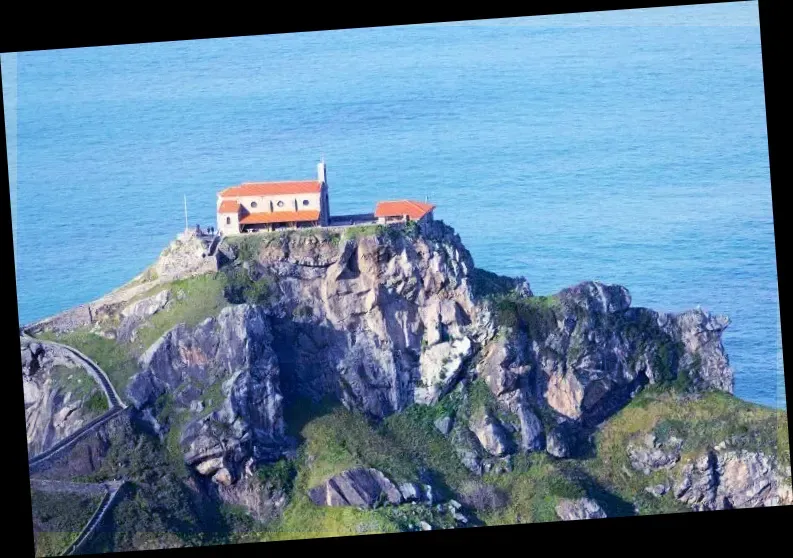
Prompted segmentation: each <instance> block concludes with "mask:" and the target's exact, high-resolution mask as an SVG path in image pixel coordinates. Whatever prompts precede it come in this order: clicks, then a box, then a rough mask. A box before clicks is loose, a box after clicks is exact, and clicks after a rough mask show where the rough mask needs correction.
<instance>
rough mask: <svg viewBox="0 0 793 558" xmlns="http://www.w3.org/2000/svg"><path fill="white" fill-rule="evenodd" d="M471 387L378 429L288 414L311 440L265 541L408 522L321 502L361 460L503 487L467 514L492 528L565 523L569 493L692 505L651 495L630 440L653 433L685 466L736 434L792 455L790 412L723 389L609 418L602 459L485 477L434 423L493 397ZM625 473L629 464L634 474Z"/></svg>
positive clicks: (453, 482)
mask: <svg viewBox="0 0 793 558" xmlns="http://www.w3.org/2000/svg"><path fill="white" fill-rule="evenodd" d="M472 387H473V389H471V392H470V393H471V395H470V396H469V397H468V399H467V401H461V400H459V399H458V400H457V401H455V396H458V397H459V395H458V394H456V393H454V394H452V395H451V396H447V397H446V398H444V400H442V401H441V402H440V403H439V404H437V405H434V406H431V407H425V406H419V405H414V406H412V407H410V408H409V409H407V410H405V411H404V412H402V413H400V414H398V415H393V416H391V417H389V418H388V419H386V420H385V421H384V422H383V423H382V424H380V425H373V424H370V423H369V422H368V421H367V420H366V419H364V418H363V417H362V416H360V415H358V414H355V413H352V412H350V411H347V410H346V409H343V408H341V407H338V406H337V407H332V406H326V407H325V408H324V409H323V410H322V411H321V412H319V413H318V414H317V415H315V416H312V417H306V416H303V417H300V416H291V417H287V420H288V421H291V424H292V425H296V427H297V429H298V431H299V435H300V436H301V438H302V440H303V445H302V451H301V455H300V457H299V459H298V460H297V471H298V472H297V481H296V483H295V492H294V495H293V498H292V501H291V502H290V504H289V505H288V507H287V510H286V513H285V515H284V517H283V519H282V520H280V521H279V522H277V523H276V524H274V525H271V526H269V527H267V528H266V529H265V531H264V532H263V533H260V534H259V535H258V537H259V540H275V539H289V538H305V537H315V536H339V535H346V534H355V533H358V532H362V531H364V530H365V529H364V527H365V526H367V525H368V526H370V527H371V528H372V529H373V530H374V531H376V532H388V531H392V530H395V529H398V528H400V525H401V523H400V522H399V521H396V520H395V516H396V515H397V514H398V513H399V508H397V509H396V510H394V509H392V510H390V511H389V510H388V509H381V510H373V511H359V510H353V509H347V508H326V507H318V506H314V505H313V504H311V503H310V501H309V500H308V498H307V497H306V496H305V492H306V490H307V489H308V488H309V487H311V486H315V485H317V484H319V483H320V482H322V481H324V480H325V479H327V478H329V477H330V476H332V475H334V474H337V473H339V472H341V471H343V470H345V469H347V468H350V467H354V466H370V467H376V468H378V469H380V470H382V471H383V472H384V473H386V475H388V476H389V477H390V478H392V479H394V480H395V481H402V480H411V481H416V480H417V479H418V478H419V471H420V470H422V469H423V470H425V471H427V472H429V473H430V475H431V476H432V477H433V482H434V483H435V484H436V486H437V487H438V488H439V489H440V491H441V492H445V494H444V496H446V497H458V498H460V496H459V495H460V494H461V493H462V494H463V497H462V499H465V497H464V495H465V493H466V492H467V491H469V490H472V487H473V488H476V487H477V486H480V487H481V485H482V484H484V485H487V486H490V487H493V488H496V489H498V490H499V491H500V492H501V493H502V494H503V495H505V496H506V498H505V501H504V502H503V503H502V505H501V506H499V507H497V508H489V509H484V510H482V511H480V512H478V513H477V512H473V511H472V510H469V513H476V514H477V515H478V519H479V520H481V522H482V523H484V524H485V525H501V524H512V523H529V522H542V521H557V520H558V518H557V517H556V514H555V511H554V508H555V506H556V504H557V503H558V502H559V500H560V499H561V498H577V497H582V496H587V495H588V496H590V497H593V498H595V499H596V500H598V501H599V502H600V503H601V505H603V507H604V508H605V509H606V511H607V513H608V514H609V515H610V516H614V515H632V514H633V513H635V512H634V509H633V505H634V503H635V504H636V505H637V506H638V509H639V513H642V514H651V513H669V512H677V511H685V510H686V508H685V507H684V506H682V505H681V504H680V503H678V502H677V501H675V500H674V498H673V497H672V496H671V495H670V494H667V495H666V496H664V497H662V498H660V499H656V498H654V497H652V496H650V495H649V494H647V493H646V492H645V491H644V488H645V487H646V486H649V485H651V484H654V483H656V482H662V480H664V479H666V476H667V475H666V473H663V474H662V473H657V474H654V475H650V476H647V477H646V476H644V475H643V474H642V473H640V472H637V471H633V470H631V469H630V465H629V463H628V458H627V454H626V450H625V448H626V445H627V443H628V441H629V440H630V439H632V437H634V436H641V435H643V434H644V433H647V432H649V431H650V430H653V429H655V431H656V432H657V434H658V436H659V437H660V438H663V436H664V435H669V433H670V432H672V431H674V432H676V433H677V435H678V436H680V437H682V438H683V439H685V440H686V442H685V444H684V447H683V452H684V453H683V459H682V460H681V463H682V462H684V461H685V460H686V459H687V458H688V457H693V456H697V455H699V454H701V452H702V451H704V449H705V448H706V447H708V446H711V447H712V446H714V445H716V444H718V443H719V442H720V441H722V440H724V439H725V438H727V437H729V436H734V435H738V436H744V439H743V441H742V442H739V444H738V446H737V447H744V448H746V449H762V450H764V451H766V452H769V451H770V452H774V451H775V450H776V448H777V443H778V441H779V443H780V446H779V448H778V455H779V457H780V459H782V460H783V461H784V462H786V463H789V459H790V458H789V455H790V454H789V447H788V443H787V437H786V435H787V420H786V418H785V416H784V413H781V412H776V411H773V410H770V409H765V408H762V407H759V406H757V405H752V404H749V403H745V402H742V401H740V400H738V399H736V398H734V397H732V396H729V395H726V394H721V393H709V394H706V395H704V396H703V397H702V398H700V399H698V400H683V399H681V398H680V397H678V396H677V395H674V394H673V393H671V392H669V391H667V392H662V391H660V390H650V391H648V392H647V393H644V394H642V395H640V396H639V397H638V398H637V399H636V400H635V401H634V402H633V403H631V404H630V405H628V407H626V408H625V409H623V410H622V411H621V412H620V413H618V414H617V415H616V416H615V417H613V418H612V419H611V420H609V421H608V422H607V424H606V425H605V427H604V428H603V429H602V431H601V432H599V433H598V435H597V437H596V444H597V452H596V455H595V457H592V458H589V459H586V460H581V461H578V460H556V459H554V458H552V457H550V456H548V455H547V454H545V453H536V454H531V455H528V456H524V455H521V456H516V458H515V459H514V467H513V471H512V472H511V473H505V474H488V475H485V476H484V477H483V478H481V479H477V478H476V477H474V476H472V475H471V474H470V473H469V472H468V471H467V470H466V469H464V468H463V467H462V465H461V464H460V463H459V461H458V460H457V458H456V455H455V454H454V450H453V448H452V447H451V445H450V444H449V442H448V440H447V439H446V438H445V437H443V436H442V435H440V434H439V433H438V432H437V431H436V430H435V428H434V427H433V421H434V420H435V419H436V418H437V417H439V416H443V415H445V414H447V413H449V412H450V410H455V409H456V411H457V413H458V415H462V416H464V415H466V414H467V413H470V412H471V409H474V408H476V407H477V406H478V405H481V404H482V399H484V400H486V397H485V396H482V395H481V394H480V395H476V394H477V392H478V390H477V389H476V386H472ZM478 397H481V398H482V399H477V398H478ZM466 407H467V408H468V409H467V410H466ZM302 408H303V409H306V408H307V407H306V406H302ZM303 414H305V411H304V412H303ZM309 456H310V457H309ZM679 466H680V465H678V467H679ZM623 469H628V470H630V472H631V476H628V475H626V474H625V473H624V472H623ZM674 473H675V471H673V474H674ZM402 508H404V506H402ZM428 520H429V519H428ZM434 520H435V522H436V523H434V524H435V525H438V524H439V523H442V522H439V518H438V517H435V518H434Z"/></svg>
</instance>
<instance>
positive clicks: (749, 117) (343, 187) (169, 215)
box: [0, 1, 785, 408]
mask: <svg viewBox="0 0 793 558" xmlns="http://www.w3.org/2000/svg"><path fill="white" fill-rule="evenodd" d="M0 64H2V79H3V101H4V106H5V115H6V123H5V125H6V134H7V138H8V156H9V167H10V173H9V179H10V184H11V205H12V215H13V227H14V251H15V263H16V286H17V294H18V311H19V320H20V322H21V323H23V324H24V323H29V322H31V321H33V320H36V319H39V318H42V317H45V316H49V315H52V314H54V313H57V312H59V311H62V310H65V309H67V308H70V307H72V306H75V305H77V304H80V303H84V302H87V301H91V300H93V299H95V298H97V297H99V296H101V295H103V294H105V293H106V292H108V291H109V290H111V289H113V288H115V287H118V286H120V285H122V284H123V283H125V282H127V281H129V280H130V279H131V278H132V277H134V276H135V275H136V274H138V273H139V272H140V271H142V270H143V269H144V268H145V267H146V266H148V265H149V264H150V263H152V262H153V261H154V260H155V259H156V258H157V256H158V254H159V253H160V252H161V251H162V250H163V248H164V247H165V246H166V245H167V244H168V243H169V242H170V241H171V240H173V239H174V238H175V236H176V235H177V234H178V233H179V232H181V231H182V230H183V229H184V227H185V202H184V200H185V198H186V200H187V219H188V223H189V225H190V226H194V225H195V224H201V225H202V226H208V225H212V224H214V222H215V221H214V220H215V213H214V211H215V200H216V193H217V192H218V191H219V190H221V189H223V188H225V187H228V186H232V185H235V184H238V183H240V182H247V181H267V180H300V179H311V178H313V177H315V176H316V164H317V162H318V161H319V159H320V157H324V160H325V161H326V164H327V169H328V171H327V172H328V184H329V189H330V209H331V212H332V214H348V213H364V212H369V211H372V210H373V208H374V205H375V203H376V202H377V201H378V200H382V199H403V198H410V199H416V200H420V201H424V200H428V201H430V202H431V203H433V204H436V205H437V209H436V211H435V215H436V218H438V219H442V220H443V221H445V222H446V223H448V224H449V225H451V226H453V227H454V229H455V230H456V231H457V232H458V233H459V234H460V236H461V237H462V240H463V242H464V243H465V245H466V246H467V247H468V248H469V249H470V251H471V253H472V255H473V258H474V261H475V263H476V265H477V266H478V267H482V268H485V269H488V270H490V271H494V272H497V273H501V274H507V275H520V276H524V277H526V278H527V279H528V281H529V283H530V284H531V288H532V290H533V291H534V292H535V294H551V293H554V292H556V291H558V290H560V289H562V288H564V287H567V286H571V285H574V284H576V283H578V282H580V281H585V280H598V281H603V282H606V283H618V284H621V285H624V286H625V287H627V288H628V289H629V291H630V293H631V295H632V298H633V305H635V306H647V307H652V308H654V309H657V310H661V311H671V312H675V311H682V310H685V309H688V308H694V307H696V306H698V305H699V306H701V307H702V308H703V309H705V310H707V311H710V312H713V313H717V314H726V315H728V316H729V317H730V319H731V325H730V326H729V328H728V329H727V330H726V331H725V333H724V337H723V340H724V345H725V348H726V350H727V352H728V355H729V358H730V362H731V365H732V366H733V368H734V369H735V372H736V387H735V391H736V395H738V396H739V397H741V398H744V399H747V400H750V401H753V402H756V403H759V404H763V405H767V406H771V407H777V408H783V407H784V406H785V396H784V376H783V362H782V345H781V343H782V342H781V329H780V314H779V300H778V284H777V271H776V259H775V245H774V231H773V214H772V206H771V187H770V175H769V162H768V144H767V135H766V115H765V102H764V89H763V68H762V59H761V44H760V27H759V20H758V7H757V3H756V2H754V1H750V2H733V3H723V4H711V5H695V6H680V7H665V8H650V9H640V10H627V11H613V12H593V13H585V14H560V15H549V16H539V17H525V18H509V19H492V20H479V21H470V22H448V23H439V24H421V25H408V26H392V27H381V28H368V29H352V30H335V31H325V32H311V33H294V34H281V35H270V36H251V37H236V38H222V39H205V40H193V41H179V42H162V43H151V44H136V45H120V46H108V47H93V48H75V49H62V50H50V51H31V52H23V53H9V54H3V55H2V58H0Z"/></svg>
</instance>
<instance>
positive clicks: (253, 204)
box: [251, 202, 259, 207]
mask: <svg viewBox="0 0 793 558" xmlns="http://www.w3.org/2000/svg"><path fill="white" fill-rule="evenodd" d="M251 207H259V204H258V203H256V202H251Z"/></svg>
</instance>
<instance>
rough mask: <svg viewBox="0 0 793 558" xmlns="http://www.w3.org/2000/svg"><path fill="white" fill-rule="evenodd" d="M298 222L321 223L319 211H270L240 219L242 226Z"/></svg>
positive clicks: (251, 214) (250, 214)
mask: <svg viewBox="0 0 793 558" xmlns="http://www.w3.org/2000/svg"><path fill="white" fill-rule="evenodd" d="M298 221H300V222H302V221H319V211H317V210H309V211H273V212H269V211H268V212H266V213H249V214H248V215H246V216H245V217H243V218H242V219H240V224H241V225H263V224H267V223H292V222H298Z"/></svg>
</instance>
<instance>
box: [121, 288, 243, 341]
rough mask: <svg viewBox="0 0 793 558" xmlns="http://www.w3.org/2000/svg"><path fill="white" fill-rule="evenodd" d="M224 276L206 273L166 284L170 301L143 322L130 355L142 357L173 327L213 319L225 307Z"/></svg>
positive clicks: (193, 324)
mask: <svg viewBox="0 0 793 558" xmlns="http://www.w3.org/2000/svg"><path fill="white" fill-rule="evenodd" d="M224 287H225V276H224V274H222V273H208V274H204V275H199V276H196V277H190V278H188V279H182V280H178V281H173V282H171V283H169V285H168V288H169V290H170V291H171V295H172V298H171V301H170V302H169V303H168V306H167V307H166V308H164V309H163V310H160V311H159V312H157V313H156V314H154V315H152V316H150V317H149V318H147V320H146V324H145V325H143V326H141V327H140V328H139V329H138V331H137V335H136V339H135V342H134V343H133V345H132V351H133V353H134V354H142V353H143V352H144V351H145V350H146V349H147V348H149V347H150V346H151V345H152V343H154V342H155V341H156V340H157V339H159V338H160V337H161V336H162V335H163V334H164V333H165V332H167V331H169V330H170V329H172V328H173V327H175V326H176V325H177V324H182V323H183V324H185V325H186V326H187V327H194V326H196V325H198V324H199V323H201V322H202V321H203V320H205V319H206V318H209V317H213V316H217V315H218V314H219V313H220V310H221V309H222V308H223V307H225V306H227V305H228V302H227V301H226V299H225V298H224V296H223V292H224Z"/></svg>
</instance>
